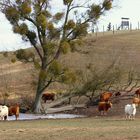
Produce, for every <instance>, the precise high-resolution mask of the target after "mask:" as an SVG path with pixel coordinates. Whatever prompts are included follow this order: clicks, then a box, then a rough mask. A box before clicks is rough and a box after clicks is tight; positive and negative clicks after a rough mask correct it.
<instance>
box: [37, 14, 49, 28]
mask: <svg viewBox="0 0 140 140" xmlns="http://www.w3.org/2000/svg"><path fill="white" fill-rule="evenodd" d="M36 22H37V24H38V25H39V26H41V27H42V29H44V30H45V29H46V27H47V20H46V17H45V15H43V14H39V15H37V17H36Z"/></svg>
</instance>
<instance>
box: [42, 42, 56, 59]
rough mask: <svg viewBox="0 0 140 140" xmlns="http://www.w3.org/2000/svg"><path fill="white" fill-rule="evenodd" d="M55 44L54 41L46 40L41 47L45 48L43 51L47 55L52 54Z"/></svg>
mask: <svg viewBox="0 0 140 140" xmlns="http://www.w3.org/2000/svg"><path fill="white" fill-rule="evenodd" d="M55 46H56V43H55V42H49V41H48V42H47V44H44V45H43V49H44V50H45V52H46V53H47V54H48V56H50V55H52V54H54V52H55Z"/></svg>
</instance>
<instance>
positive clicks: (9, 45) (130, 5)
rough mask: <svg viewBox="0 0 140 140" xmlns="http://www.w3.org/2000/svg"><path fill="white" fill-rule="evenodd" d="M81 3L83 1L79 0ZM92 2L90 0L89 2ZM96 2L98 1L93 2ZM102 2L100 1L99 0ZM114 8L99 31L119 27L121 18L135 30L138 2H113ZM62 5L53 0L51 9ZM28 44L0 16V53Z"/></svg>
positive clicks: (139, 6)
mask: <svg viewBox="0 0 140 140" xmlns="http://www.w3.org/2000/svg"><path fill="white" fill-rule="evenodd" d="M80 1H81V2H82V1H83V0H80ZM91 1H92V0H91ZM93 1H98V0H93ZM99 1H102V0H99ZM114 1H116V2H115V4H114V5H115V7H114V8H113V9H112V10H111V11H110V12H108V13H106V15H105V16H104V17H102V18H101V19H100V21H99V23H98V24H99V28H100V31H101V30H102V26H103V25H104V26H105V29H106V27H107V25H108V23H109V22H111V23H112V25H113V24H114V25H116V24H117V25H120V23H121V17H127V18H130V22H131V23H132V25H133V28H134V29H135V28H137V25H138V22H140V0H114ZM61 5H62V0H61V2H60V1H58V0H53V6H54V7H53V8H54V9H55V8H56V9H58V8H59V7H61ZM29 46H30V44H28V43H26V44H25V43H23V41H22V40H21V37H20V36H19V35H17V34H14V33H13V32H12V27H11V25H10V24H9V23H8V21H7V20H6V19H5V17H4V15H2V14H0V51H1V50H16V49H18V48H26V47H29Z"/></svg>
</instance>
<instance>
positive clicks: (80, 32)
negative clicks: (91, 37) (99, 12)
mask: <svg viewBox="0 0 140 140" xmlns="http://www.w3.org/2000/svg"><path fill="white" fill-rule="evenodd" d="M88 26H89V24H88V23H84V24H79V23H77V24H76V27H75V29H74V32H73V39H75V38H79V37H81V36H85V35H87V33H88V32H87V29H88Z"/></svg>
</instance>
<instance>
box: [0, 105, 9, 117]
mask: <svg viewBox="0 0 140 140" xmlns="http://www.w3.org/2000/svg"><path fill="white" fill-rule="evenodd" d="M0 119H1V120H8V107H7V106H6V105H4V106H2V105H0Z"/></svg>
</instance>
